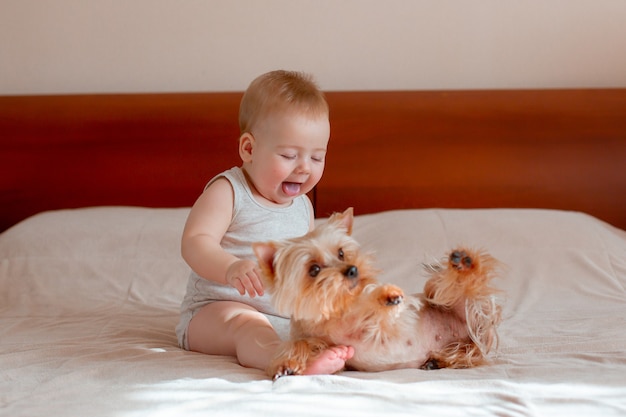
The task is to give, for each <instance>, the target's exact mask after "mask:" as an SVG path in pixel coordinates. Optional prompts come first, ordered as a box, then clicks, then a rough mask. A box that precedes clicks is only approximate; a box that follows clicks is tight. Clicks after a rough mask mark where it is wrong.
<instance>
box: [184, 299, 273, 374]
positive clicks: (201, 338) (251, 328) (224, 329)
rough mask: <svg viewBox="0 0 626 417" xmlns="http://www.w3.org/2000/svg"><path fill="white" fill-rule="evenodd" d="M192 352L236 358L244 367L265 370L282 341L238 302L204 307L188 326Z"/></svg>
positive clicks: (262, 318) (259, 316) (265, 321)
mask: <svg viewBox="0 0 626 417" xmlns="http://www.w3.org/2000/svg"><path fill="white" fill-rule="evenodd" d="M187 335H188V340H189V348H190V350H192V351H195V352H201V353H207V354H211V355H227V356H235V357H236V358H237V360H238V361H239V363H240V364H241V365H242V366H246V367H250V368H257V369H261V370H265V369H266V368H267V366H268V364H269V363H270V360H271V359H272V358H273V357H274V354H275V352H276V349H277V347H278V345H279V344H280V342H281V340H280V337H279V336H278V334H277V333H276V331H275V330H274V328H273V327H272V325H271V324H270V322H269V320H268V319H267V317H265V315H263V314H262V313H260V312H259V311H257V310H256V309H254V308H253V307H251V306H249V305H246V304H243V303H238V302H235V301H216V302H214V303H211V304H208V305H206V306H204V307H203V308H202V309H201V310H200V311H199V312H198V313H197V314H196V315H195V316H194V317H193V319H192V320H191V322H190V323H189V329H188V330H187Z"/></svg>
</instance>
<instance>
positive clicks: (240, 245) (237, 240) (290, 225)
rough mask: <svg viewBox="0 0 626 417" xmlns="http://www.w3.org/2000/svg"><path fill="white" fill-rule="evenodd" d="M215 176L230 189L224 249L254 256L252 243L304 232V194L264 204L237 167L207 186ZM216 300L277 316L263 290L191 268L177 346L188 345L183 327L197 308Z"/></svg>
mask: <svg viewBox="0 0 626 417" xmlns="http://www.w3.org/2000/svg"><path fill="white" fill-rule="evenodd" d="M218 178H226V179H227V180H228V181H229V182H230V183H231V185H232V187H233V192H234V194H233V195H234V204H233V218H232V220H231V223H230V226H229V227H228V230H227V231H226V234H225V235H224V237H223V239H222V242H221V246H222V248H224V250H226V251H227V252H229V253H232V254H233V255H235V256H237V257H238V258H241V259H252V260H256V257H255V256H254V252H253V250H252V243H254V242H266V241H270V240H283V239H290V238H293V237H298V236H302V235H304V234H306V233H307V232H308V230H309V223H310V219H311V212H310V207H309V204H308V202H307V197H306V196H299V197H297V198H295V199H294V200H293V202H292V204H291V205H290V206H289V207H265V206H263V205H261V204H259V202H257V201H256V200H255V199H254V197H253V196H252V191H251V190H250V187H249V185H248V183H247V181H246V179H245V176H244V173H243V171H242V170H241V168H239V167H234V168H231V169H229V170H227V171H224V172H223V173H221V174H219V175H217V176H215V177H214V178H213V179H211V181H209V183H208V184H207V187H208V186H209V185H211V183H213V181H215V180H216V179H218ZM205 188H206V187H205ZM220 300H231V301H239V302H242V303H245V304H248V305H251V306H252V307H254V308H256V309H257V310H259V311H260V312H262V313H264V314H266V315H269V316H278V314H277V313H276V311H275V310H274V308H273V307H272V306H271V303H270V299H269V294H268V293H267V292H266V293H265V294H264V295H263V296H262V297H259V296H257V297H254V298H252V297H249V296H247V295H243V296H242V295H240V294H239V292H238V291H237V290H236V289H235V288H233V287H231V286H229V285H222V284H218V283H216V282H214V281H211V280H208V279H204V278H202V277H200V276H198V274H196V273H195V272H194V271H191V274H190V276H189V280H188V281H187V293H186V295H185V298H184V299H183V302H182V304H181V316H180V322H179V323H178V326H176V335H177V337H178V344H179V346H180V347H182V348H183V349H187V350H188V349H189V345H188V343H187V328H188V326H189V322H190V321H191V319H192V318H193V316H194V315H195V314H196V313H197V312H198V310H199V309H200V308H202V307H204V306H205V305H207V304H209V303H212V302H215V301H220Z"/></svg>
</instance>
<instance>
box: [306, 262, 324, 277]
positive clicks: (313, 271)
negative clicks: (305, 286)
mask: <svg viewBox="0 0 626 417" xmlns="http://www.w3.org/2000/svg"><path fill="white" fill-rule="evenodd" d="M321 270H322V268H321V267H320V266H319V265H318V264H313V265H311V267H310V268H309V276H311V277H313V278H315V277H316V276H318V275H319V273H320V271H321Z"/></svg>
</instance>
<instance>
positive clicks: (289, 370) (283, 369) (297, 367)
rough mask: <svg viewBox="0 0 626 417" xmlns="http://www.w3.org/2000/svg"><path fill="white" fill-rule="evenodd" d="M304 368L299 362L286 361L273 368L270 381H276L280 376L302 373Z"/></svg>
mask: <svg viewBox="0 0 626 417" xmlns="http://www.w3.org/2000/svg"><path fill="white" fill-rule="evenodd" d="M303 373H304V368H303V367H302V366H301V364H299V363H297V362H295V361H288V362H287V363H284V364H282V365H279V366H278V367H275V370H274V371H272V372H271V375H272V381H276V380H277V379H278V378H282V377H284V376H292V375H303Z"/></svg>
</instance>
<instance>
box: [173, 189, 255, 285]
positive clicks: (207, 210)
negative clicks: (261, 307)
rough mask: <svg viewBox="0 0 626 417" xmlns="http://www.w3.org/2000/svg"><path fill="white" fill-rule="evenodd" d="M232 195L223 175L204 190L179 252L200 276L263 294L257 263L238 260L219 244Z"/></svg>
mask: <svg viewBox="0 0 626 417" xmlns="http://www.w3.org/2000/svg"><path fill="white" fill-rule="evenodd" d="M233 198H234V197H233V189H232V186H231V184H230V182H228V180H226V179H225V178H220V179H217V180H216V181H214V182H213V183H212V184H211V185H210V186H209V187H208V188H207V189H206V190H204V192H203V193H202V195H200V197H198V200H196V203H195V204H194V205H193V207H192V208H191V211H190V213H189V217H188V218H187V223H186V224H185V229H184V230H183V236H182V241H181V253H182V256H183V258H184V259H185V261H186V262H187V264H188V265H189V266H190V267H191V269H193V270H194V271H195V272H196V273H197V274H198V275H199V276H201V277H204V278H206V279H210V280H213V281H215V282H218V283H220V284H228V285H231V286H232V287H234V288H236V289H237V290H238V291H239V293H240V294H241V295H243V294H245V293H246V292H247V293H248V295H249V296H251V297H254V296H256V295H263V284H262V283H261V279H260V278H259V274H258V273H257V264H256V262H254V261H252V260H243V259H239V258H237V257H236V256H234V255H231V254H230V253H228V252H226V251H225V250H224V249H222V247H221V245H220V242H221V240H222V237H223V236H224V234H225V233H226V231H227V230H228V226H229V225H230V221H231V219H232V213H233Z"/></svg>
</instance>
